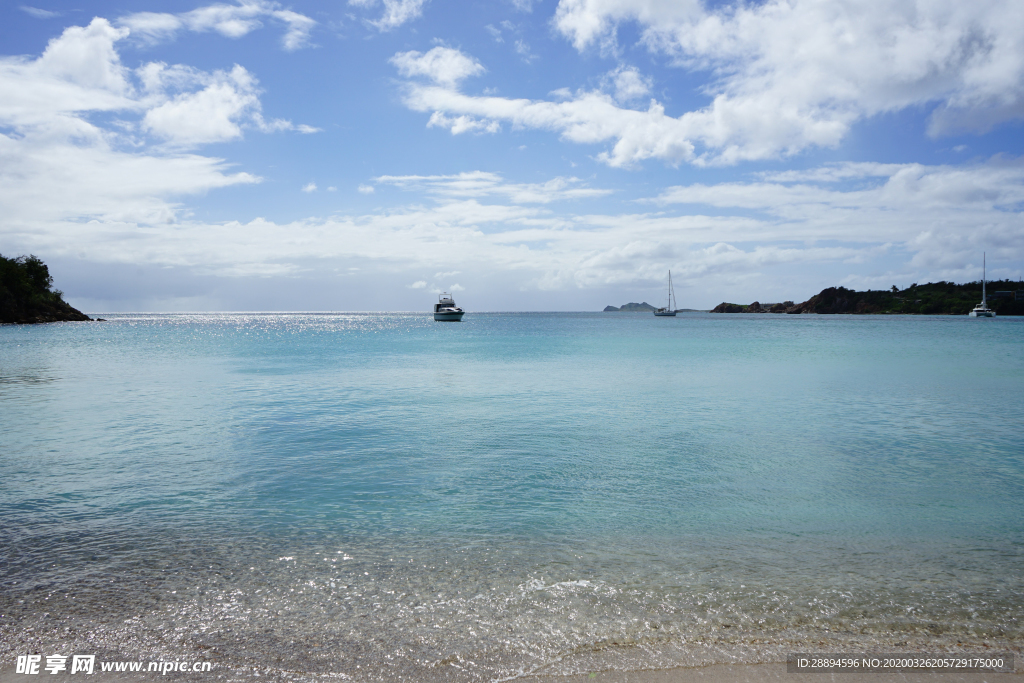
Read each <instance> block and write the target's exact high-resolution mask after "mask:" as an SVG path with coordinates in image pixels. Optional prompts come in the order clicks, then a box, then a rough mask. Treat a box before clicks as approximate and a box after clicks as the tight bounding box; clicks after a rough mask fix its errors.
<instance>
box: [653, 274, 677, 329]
mask: <svg viewBox="0 0 1024 683" xmlns="http://www.w3.org/2000/svg"><path fill="white" fill-rule="evenodd" d="M654 315H657V316H672V317H673V318H674V317H675V315H676V292H675V290H674V289H672V271H671V270H670V271H668V305H667V306H665V307H664V308H658V309H655V311H654Z"/></svg>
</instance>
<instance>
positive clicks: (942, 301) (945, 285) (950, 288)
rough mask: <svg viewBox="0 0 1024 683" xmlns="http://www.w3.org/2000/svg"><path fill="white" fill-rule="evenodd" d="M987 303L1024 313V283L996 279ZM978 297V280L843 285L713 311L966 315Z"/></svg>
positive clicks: (1001, 309) (989, 287) (1007, 311)
mask: <svg viewBox="0 0 1024 683" xmlns="http://www.w3.org/2000/svg"><path fill="white" fill-rule="evenodd" d="M986 290H987V299H988V305H989V307H990V308H992V309H993V310H995V312H996V314H997V315H1024V284H1022V283H1020V282H1013V281H1012V280H996V281H992V282H989V283H988V284H987V287H986ZM979 301H981V282H980V281H979V282H968V283H965V284H956V283H954V282H934V283H931V282H930V283H928V284H925V285H918V284H916V283H915V284H913V285H910V286H909V287H907V288H906V289H904V290H900V289H899V288H898V287H895V286H894V287H892V288H890V289H883V290H871V289H869V290H867V291H866V292H858V291H855V290H852V289H846V288H845V287H828V288H826V289H823V290H821V292H819V293H818V294H815V295H814V296H812V297H811V298H810V299H808V300H807V301H804V302H803V303H800V304H794V303H793V302H792V301H784V302H782V303H773V304H762V303H760V302H758V301H755V302H753V303H751V304H731V303H727V302H722V303H720V304H718V305H717V306H715V307H714V308H713V309H712V310H711V312H712V313H791V314H794V313H817V314H822V315H829V314H854V315H856V314H862V315H863V314H885V313H890V314H904V315H967V313H969V312H970V310H971V309H972V308H974V305H975V304H977V303H978V302H979Z"/></svg>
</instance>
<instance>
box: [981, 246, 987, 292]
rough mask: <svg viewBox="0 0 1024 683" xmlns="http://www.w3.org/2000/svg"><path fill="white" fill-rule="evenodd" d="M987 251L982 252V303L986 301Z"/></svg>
mask: <svg viewBox="0 0 1024 683" xmlns="http://www.w3.org/2000/svg"><path fill="white" fill-rule="evenodd" d="M985 274H986V273H985V252H981V303H985Z"/></svg>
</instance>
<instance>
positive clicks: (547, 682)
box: [0, 663, 1024, 683]
mask: <svg viewBox="0 0 1024 683" xmlns="http://www.w3.org/2000/svg"><path fill="white" fill-rule="evenodd" d="M12 669H13V665H11V666H4V667H3V670H2V671H0V683H33V682H35V681H39V680H40V676H45V678H44V679H43V680H53V681H64V680H71V681H73V680H82V679H81V677H80V676H78V675H77V674H76V675H75V677H73V678H72V677H69V676H60V675H58V676H53V675H50V674H45V673H43V674H40V675H36V676H27V675H21V674H15V673H12ZM225 673H226V672H225V671H223V670H222V671H220V672H217V671H213V672H210V673H205V674H192V675H182V674H174V673H171V674H167V675H165V676H161V675H160V674H157V673H138V674H124V673H120V674H112V673H95V674H93V675H92V676H89V677H87V678H86V679H85V680H88V681H94V682H96V683H129V682H131V681H156V680H178V681H180V680H194V681H202V680H207V681H216V680H218V678H219V676H223V675H224V674H225ZM250 676H251V680H254V681H259V680H268V678H269V680H274V678H275V677H274V676H273V675H272V674H271V675H270V676H269V677H268V676H267V675H266V673H265V674H264V675H262V676H259V677H256V676H254V675H252V674H250ZM226 678H228V679H233V680H244V678H245V675H244V674H240V672H237V671H235V672H233V675H229V676H227V677H226ZM287 678H288V679H289V680H292V681H307V680H308V681H320V680H358V679H350V678H348V677H347V676H343V675H342V676H338V675H330V674H327V675H324V674H302V673H293V674H292V675H290V676H288V677H287ZM220 680H224V679H223V678H221V679H220ZM368 680H372V679H368ZM504 680H505V681H509V682H512V681H514V682H515V683H1021V682H1022V681H1024V672H1022V671H1021V668H1020V666H1018V667H1017V671H1016V672H1015V673H973V672H972V673H952V672H938V671H936V672H911V673H834V674H830V673H795V674H791V673H788V672H787V671H786V664H785V663H776V664H749V665H732V664H727V665H716V666H706V667H695V668H689V667H686V668H676V669H662V670H655V671H600V672H594V673H584V674H575V675H571V676H523V677H521V678H514V679H504Z"/></svg>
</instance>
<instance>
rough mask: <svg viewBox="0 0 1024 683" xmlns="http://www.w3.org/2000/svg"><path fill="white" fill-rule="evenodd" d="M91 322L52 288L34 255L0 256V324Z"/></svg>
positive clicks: (41, 265) (44, 267)
mask: <svg viewBox="0 0 1024 683" xmlns="http://www.w3.org/2000/svg"><path fill="white" fill-rule="evenodd" d="M71 320H92V318H90V317H89V316H87V315H86V314H85V313H82V312H81V311H80V310H78V309H77V308H73V307H72V306H71V305H69V304H68V303H67V302H66V301H64V293H63V292H61V291H60V290H55V289H53V278H52V277H51V276H50V270H49V268H47V267H46V264H45V263H43V262H42V261H40V260H39V259H38V258H36V257H35V256H19V257H18V258H7V257H5V256H3V255H0V323H19V324H24V323H54V322H64V321H71Z"/></svg>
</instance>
